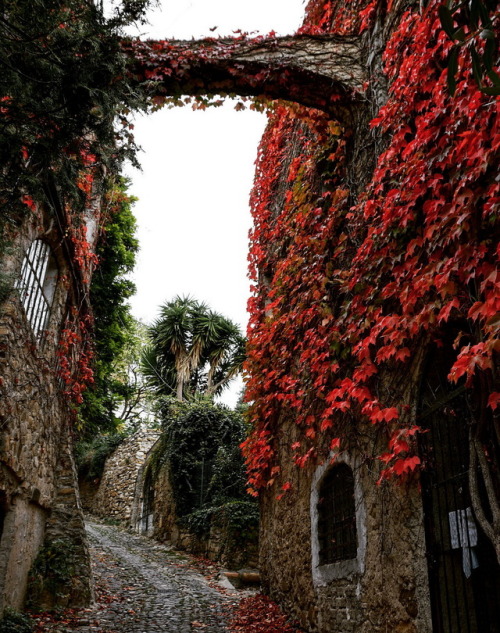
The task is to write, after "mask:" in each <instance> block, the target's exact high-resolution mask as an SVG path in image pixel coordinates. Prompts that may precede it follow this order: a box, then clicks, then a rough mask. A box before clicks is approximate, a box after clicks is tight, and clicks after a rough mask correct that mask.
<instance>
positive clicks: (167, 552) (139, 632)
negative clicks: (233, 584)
mask: <svg viewBox="0 0 500 633" xmlns="http://www.w3.org/2000/svg"><path fill="white" fill-rule="evenodd" d="M87 531H88V535H89V540H90V545H91V554H92V560H93V571H94V577H95V583H96V597H97V601H96V604H95V605H94V606H93V607H92V608H91V609H84V610H80V611H79V612H78V614H77V617H70V618H68V617H67V616H66V617H65V618H63V619H62V620H61V621H59V622H57V621H55V622H54V621H53V620H52V619H47V620H45V621H44V620H43V619H42V620H41V621H39V625H38V627H39V628H38V630H39V631H53V632H57V633H59V632H60V633H64V632H65V631H67V630H71V631H75V630H76V631H80V632H81V633H91V632H92V633H192V632H193V631H196V630H200V631H203V632H204V633H221V632H224V631H227V628H226V625H227V619H228V618H229V617H230V614H231V611H232V606H233V605H235V604H237V603H238V602H239V600H240V598H241V592H237V591H231V590H228V589H224V588H223V587H222V586H218V583H217V581H216V580H214V581H213V582H212V581H210V580H207V578H205V577H204V576H202V575H201V574H200V573H198V572H197V571H195V570H194V569H193V568H192V564H191V562H190V561H189V559H187V558H186V557H184V556H182V554H180V553H179V552H177V551H176V550H174V549H173V548H171V547H169V546H168V545H161V544H158V543H156V542H155V541H151V540H148V539H146V538H144V537H141V536H136V535H133V534H130V533H128V532H126V531H123V530H120V529H117V528H115V527H111V526H106V525H102V524H97V523H88V524H87Z"/></svg>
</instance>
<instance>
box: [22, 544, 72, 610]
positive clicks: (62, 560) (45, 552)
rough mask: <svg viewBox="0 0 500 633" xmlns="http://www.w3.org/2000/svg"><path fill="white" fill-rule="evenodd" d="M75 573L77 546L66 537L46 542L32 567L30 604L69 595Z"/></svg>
mask: <svg viewBox="0 0 500 633" xmlns="http://www.w3.org/2000/svg"><path fill="white" fill-rule="evenodd" d="M74 574H75V548H74V545H73V544H72V543H71V542H70V541H67V540H65V539H64V538H58V539H54V540H53V541H50V542H48V543H45V544H44V545H43V547H42V548H41V549H40V551H39V552H38V555H37V557H36V559H35V561H34V563H33V565H32V567H31V569H30V574H29V584H30V590H29V596H30V597H29V601H28V606H29V605H30V604H34V605H36V604H38V601H39V600H40V601H41V602H42V603H47V599H48V597H49V596H50V597H51V599H50V601H55V600H56V599H57V598H59V597H64V596H66V595H67V590H68V586H69V583H70V581H71V579H72V578H73V576H74Z"/></svg>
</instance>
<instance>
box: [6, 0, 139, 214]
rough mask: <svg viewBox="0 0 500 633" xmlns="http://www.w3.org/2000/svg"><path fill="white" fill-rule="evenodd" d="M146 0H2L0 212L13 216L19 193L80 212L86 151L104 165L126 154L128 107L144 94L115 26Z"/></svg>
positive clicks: (112, 166)
mask: <svg viewBox="0 0 500 633" xmlns="http://www.w3.org/2000/svg"><path fill="white" fill-rule="evenodd" d="M150 3H151V2H150V0H140V1H137V2H132V3H131V2H128V1H127V2H122V3H120V5H119V6H118V8H117V10H116V11H115V14H114V15H113V16H112V17H111V18H110V19H106V18H105V17H104V15H103V12H102V9H101V7H99V6H98V3H94V2H88V1H86V0H30V2H27V1H22V2H19V0H2V1H1V3H0V58H1V59H2V73H1V78H0V103H1V107H2V111H1V113H2V117H1V123H0V163H1V164H2V170H1V171H0V191H1V192H2V193H1V195H0V211H1V213H0V215H1V216H2V217H3V219H4V220H7V221H8V222H17V221H18V220H19V218H20V216H21V215H22V213H23V211H25V209H26V207H25V205H24V204H23V196H26V195H29V196H30V197H31V198H33V199H34V200H35V201H38V202H42V203H46V204H48V206H49V208H50V207H53V206H54V205H69V207H70V208H71V209H72V212H78V210H81V209H82V208H83V205H84V203H85V195H84V192H83V191H82V190H81V189H80V188H79V187H78V186H77V179H78V178H77V177H78V175H79V173H80V172H81V170H82V169H84V168H85V167H86V166H87V165H88V160H89V158H90V157H92V160H94V159H95V161H96V162H95V164H96V165H97V166H103V167H106V169H107V172H108V173H118V172H119V169H120V165H121V163H122V161H123V159H124V158H125V157H130V158H131V159H132V160H134V156H135V146H134V140H133V136H132V134H131V126H130V124H129V123H128V120H127V115H128V113H129V111H130V109H131V108H134V109H137V108H139V109H141V108H145V107H146V103H145V100H144V98H143V96H142V95H140V94H138V92H137V91H136V90H134V89H133V88H132V85H131V84H130V79H129V77H128V74H127V72H126V59H125V56H124V55H123V53H122V50H121V46H120V36H121V33H122V29H123V27H124V26H125V25H126V24H127V23H130V22H132V21H134V20H136V19H138V18H139V17H140V16H141V15H142V14H143V12H144V10H145V9H146V7H147V6H148V4H150ZM132 5H133V6H132ZM117 119H118V121H119V123H120V124H119V125H118V126H117V125H115V122H116V120H117ZM63 192H64V193H63Z"/></svg>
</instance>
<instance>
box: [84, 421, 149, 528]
mask: <svg viewBox="0 0 500 633" xmlns="http://www.w3.org/2000/svg"><path fill="white" fill-rule="evenodd" d="M158 437H159V433H158V431H152V430H140V431H138V432H137V433H134V434H133V435H131V436H130V437H128V438H126V439H125V440H124V441H123V442H122V443H121V444H120V446H118V448H117V449H116V450H115V451H114V452H113V453H112V454H111V455H110V457H108V459H107V460H106V465H105V467H104V473H103V475H102V478H101V481H100V483H99V488H98V490H97V493H96V494H95V496H94V497H93V499H92V500H91V501H89V505H90V508H89V510H90V511H91V512H92V513H93V514H95V515H97V516H99V517H106V518H109V519H115V520H117V521H120V522H122V523H124V524H126V525H132V524H133V523H135V518H134V517H135V515H134V517H133V514H134V507H135V506H137V504H138V503H139V502H138V501H136V494H137V487H138V482H142V471H143V466H144V463H145V461H146V457H147V455H148V453H149V451H150V450H151V447H152V446H153V445H154V444H155V442H156V440H157V439H158ZM139 488H141V486H140V485H139ZM87 498H89V494H88V491H87ZM134 503H135V506H134Z"/></svg>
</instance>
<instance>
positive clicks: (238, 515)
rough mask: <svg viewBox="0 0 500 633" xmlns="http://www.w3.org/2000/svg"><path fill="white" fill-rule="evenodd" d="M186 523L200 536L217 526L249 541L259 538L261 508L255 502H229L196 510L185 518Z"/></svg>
mask: <svg viewBox="0 0 500 633" xmlns="http://www.w3.org/2000/svg"><path fill="white" fill-rule="evenodd" d="M184 523H185V525H186V526H187V527H188V529H189V530H190V531H191V532H193V533H194V534H196V535H198V536H205V535H207V534H208V532H209V529H210V526H211V525H217V526H218V527H221V528H223V529H225V530H227V531H228V532H229V533H232V534H233V535H236V534H237V535H238V536H239V538H240V539H242V540H245V541H247V540H251V539H256V538H257V532H258V528H259V508H258V506H257V504H256V503H255V501H229V502H227V503H223V504H221V505H214V506H209V507H206V508H202V509H201V510H195V511H194V512H191V513H190V514H188V515H186V516H185V517H184Z"/></svg>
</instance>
